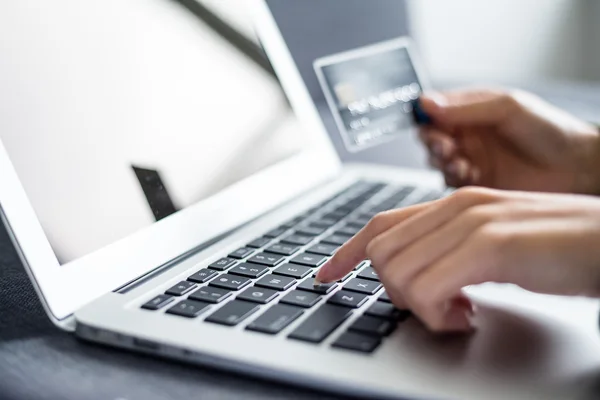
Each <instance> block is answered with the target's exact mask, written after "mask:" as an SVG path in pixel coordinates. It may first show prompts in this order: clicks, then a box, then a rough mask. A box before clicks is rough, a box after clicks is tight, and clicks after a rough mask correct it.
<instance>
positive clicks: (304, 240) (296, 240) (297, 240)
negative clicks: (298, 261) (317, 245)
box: [281, 234, 313, 246]
mask: <svg viewBox="0 0 600 400" xmlns="http://www.w3.org/2000/svg"><path fill="white" fill-rule="evenodd" d="M312 240H313V237H312V236H304V235H296V234H294V235H290V236H287V237H285V238H283V239H281V241H282V242H283V243H288V244H297V245H299V246H304V245H306V244H309V243H310V242H312Z"/></svg>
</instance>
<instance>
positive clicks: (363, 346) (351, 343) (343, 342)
mask: <svg viewBox="0 0 600 400" xmlns="http://www.w3.org/2000/svg"><path fill="white" fill-rule="evenodd" d="M380 344H381V339H380V338H378V337H374V336H367V335H361V334H360V333H355V332H346V333H344V334H342V335H341V336H340V337H339V338H338V339H337V340H336V341H335V342H333V343H332V344H331V346H333V347H338V348H341V349H346V350H354V351H360V352H363V353H372V352H373V351H374V350H375V349H376V348H377V347H379V345H380Z"/></svg>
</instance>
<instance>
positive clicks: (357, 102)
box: [266, 0, 427, 168]
mask: <svg viewBox="0 0 600 400" xmlns="http://www.w3.org/2000/svg"><path fill="white" fill-rule="evenodd" d="M266 2H267V5H268V7H269V9H270V11H271V14H272V15H273V18H274V20H275V22H276V24H277V26H278V28H279V31H280V32H281V35H282V37H283V39H284V40H285V43H286V45H287V47H288V49H289V50H290V53H291V55H292V58H293V59H294V62H295V63H296V65H297V67H298V69H299V72H300V75H301V77H302V79H303V81H304V83H305V85H306V87H307V88H308V91H309V93H310V95H311V97H312V100H313V101H314V103H315V104H316V105H317V108H318V111H319V114H320V117H321V119H322V121H323V124H324V126H325V128H326V130H327V132H328V134H329V136H330V138H331V141H332V143H333V144H334V146H335V149H336V151H337V153H338V154H339V156H340V158H341V159H342V161H344V162H367V163H380V164H388V165H393V166H403V167H412V168H426V167H427V162H426V153H425V150H424V148H423V146H422V145H421V144H420V143H419V141H418V140H417V138H416V136H415V135H414V132H415V130H414V129H412V130H410V129H408V128H411V127H412V119H411V118H410V111H411V109H410V103H411V100H414V99H415V98H416V97H418V95H419V94H420V93H421V91H422V88H421V85H420V82H419V81H418V79H417V75H416V73H415V69H414V67H413V65H412V63H411V60H410V58H409V56H408V54H407V52H406V50H405V49H403V48H402V47H401V46H400V45H394V44H393V43H394V41H397V39H399V38H402V37H406V36H408V35H409V34H410V32H409V27H408V15H407V7H406V4H405V2H404V1H401V0H378V1H364V0H344V1H338V0H302V1H287V0H266ZM382 44H386V45H382Z"/></svg>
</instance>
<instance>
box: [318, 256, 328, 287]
mask: <svg viewBox="0 0 600 400" xmlns="http://www.w3.org/2000/svg"><path fill="white" fill-rule="evenodd" d="M330 268H331V260H330V261H327V262H326V263H325V264H323V266H322V267H321V268H320V269H319V271H318V272H317V276H316V277H315V281H314V284H315V285H322V284H323V283H329V282H330V281H331V279H329V277H328V273H329V271H328V270H329V269H330Z"/></svg>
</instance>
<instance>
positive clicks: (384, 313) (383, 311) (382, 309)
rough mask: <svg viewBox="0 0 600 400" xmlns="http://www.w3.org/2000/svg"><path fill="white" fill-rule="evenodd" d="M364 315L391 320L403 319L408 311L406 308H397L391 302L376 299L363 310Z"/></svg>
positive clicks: (407, 314)
mask: <svg viewBox="0 0 600 400" xmlns="http://www.w3.org/2000/svg"><path fill="white" fill-rule="evenodd" d="M365 315H370V316H372V317H378V318H384V319H391V320H405V319H406V318H408V316H409V315H410V312H409V311H408V310H399V309H397V308H396V307H394V305H393V304H389V303H384V302H383V301H377V302H375V303H374V304H373V305H372V306H371V307H369V308H368V309H367V311H365Z"/></svg>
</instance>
